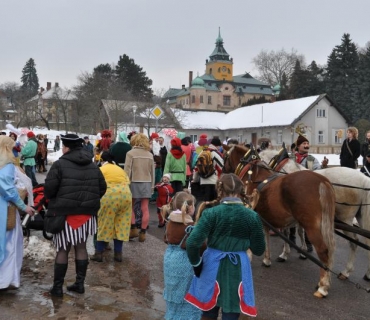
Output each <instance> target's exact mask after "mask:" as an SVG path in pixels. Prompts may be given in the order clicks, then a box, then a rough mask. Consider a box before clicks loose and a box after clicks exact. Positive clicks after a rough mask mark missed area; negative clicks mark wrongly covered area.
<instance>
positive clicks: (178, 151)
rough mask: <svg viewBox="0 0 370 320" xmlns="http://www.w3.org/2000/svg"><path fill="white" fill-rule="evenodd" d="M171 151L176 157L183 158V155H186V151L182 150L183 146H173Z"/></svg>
mask: <svg viewBox="0 0 370 320" xmlns="http://www.w3.org/2000/svg"><path fill="white" fill-rule="evenodd" d="M170 152H171V153H172V155H173V156H174V157H175V158H176V159H181V157H182V156H183V155H184V151H182V149H181V147H177V146H174V147H172V148H171V151H170Z"/></svg>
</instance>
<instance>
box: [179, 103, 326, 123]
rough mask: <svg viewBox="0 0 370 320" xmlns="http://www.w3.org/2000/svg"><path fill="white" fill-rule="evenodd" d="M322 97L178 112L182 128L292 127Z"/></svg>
mask: <svg viewBox="0 0 370 320" xmlns="http://www.w3.org/2000/svg"><path fill="white" fill-rule="evenodd" d="M319 98H320V96H312V97H307V98H301V99H294V100H284V101H278V102H268V103H261V104H256V105H253V106H248V107H242V108H238V109H236V110H233V111H230V112H229V113H227V114H225V113H224V112H213V111H188V110H181V109H172V110H173V111H174V110H176V111H175V112H176V114H177V115H178V120H179V122H180V123H181V126H182V128H183V129H188V130H189V129H220V130H228V129H238V128H257V127H271V126H286V125H291V124H292V123H293V122H294V121H295V120H296V119H297V118H298V117H299V116H300V115H302V113H304V112H305V111H306V110H307V109H308V108H309V107H310V106H311V105H312V104H313V103H314V102H315V101H316V100H317V99H319Z"/></svg>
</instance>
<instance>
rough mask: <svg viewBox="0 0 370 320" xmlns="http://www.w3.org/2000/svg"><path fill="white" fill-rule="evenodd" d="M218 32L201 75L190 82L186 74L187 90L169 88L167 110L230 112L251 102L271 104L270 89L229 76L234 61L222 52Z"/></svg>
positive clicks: (244, 76)
mask: <svg viewBox="0 0 370 320" xmlns="http://www.w3.org/2000/svg"><path fill="white" fill-rule="evenodd" d="M223 44H224V42H223V39H222V37H221V33H220V31H219V34H218V37H217V39H216V46H215V49H214V50H213V52H212V54H211V55H210V56H209V59H207V60H206V69H205V74H203V75H202V76H197V77H195V78H193V72H192V71H189V86H188V87H186V86H185V85H182V88H181V89H175V88H170V89H169V90H168V91H167V92H166V93H165V95H164V97H163V99H164V100H165V101H167V103H168V104H169V106H171V107H176V108H182V109H187V110H209V111H211V110H214V111H226V112H227V111H231V110H234V109H236V108H239V107H241V106H243V105H245V104H246V103H247V102H248V100H250V99H253V98H260V97H265V98H266V100H271V99H273V97H274V93H273V91H272V89H271V87H270V86H269V85H268V84H266V83H263V82H261V81H259V80H257V79H254V78H253V77H252V76H251V75H250V74H249V73H245V74H242V75H234V74H233V64H234V61H233V59H232V58H230V56H229V54H228V53H227V51H226V50H225V48H224V45H223Z"/></svg>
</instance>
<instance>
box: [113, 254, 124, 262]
mask: <svg viewBox="0 0 370 320" xmlns="http://www.w3.org/2000/svg"><path fill="white" fill-rule="evenodd" d="M114 261H117V262H122V252H115V253H114Z"/></svg>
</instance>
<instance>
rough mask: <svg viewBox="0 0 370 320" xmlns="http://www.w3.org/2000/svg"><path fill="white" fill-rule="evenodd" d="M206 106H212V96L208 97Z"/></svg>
mask: <svg viewBox="0 0 370 320" xmlns="http://www.w3.org/2000/svg"><path fill="white" fill-rule="evenodd" d="M208 104H212V96H208Z"/></svg>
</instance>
